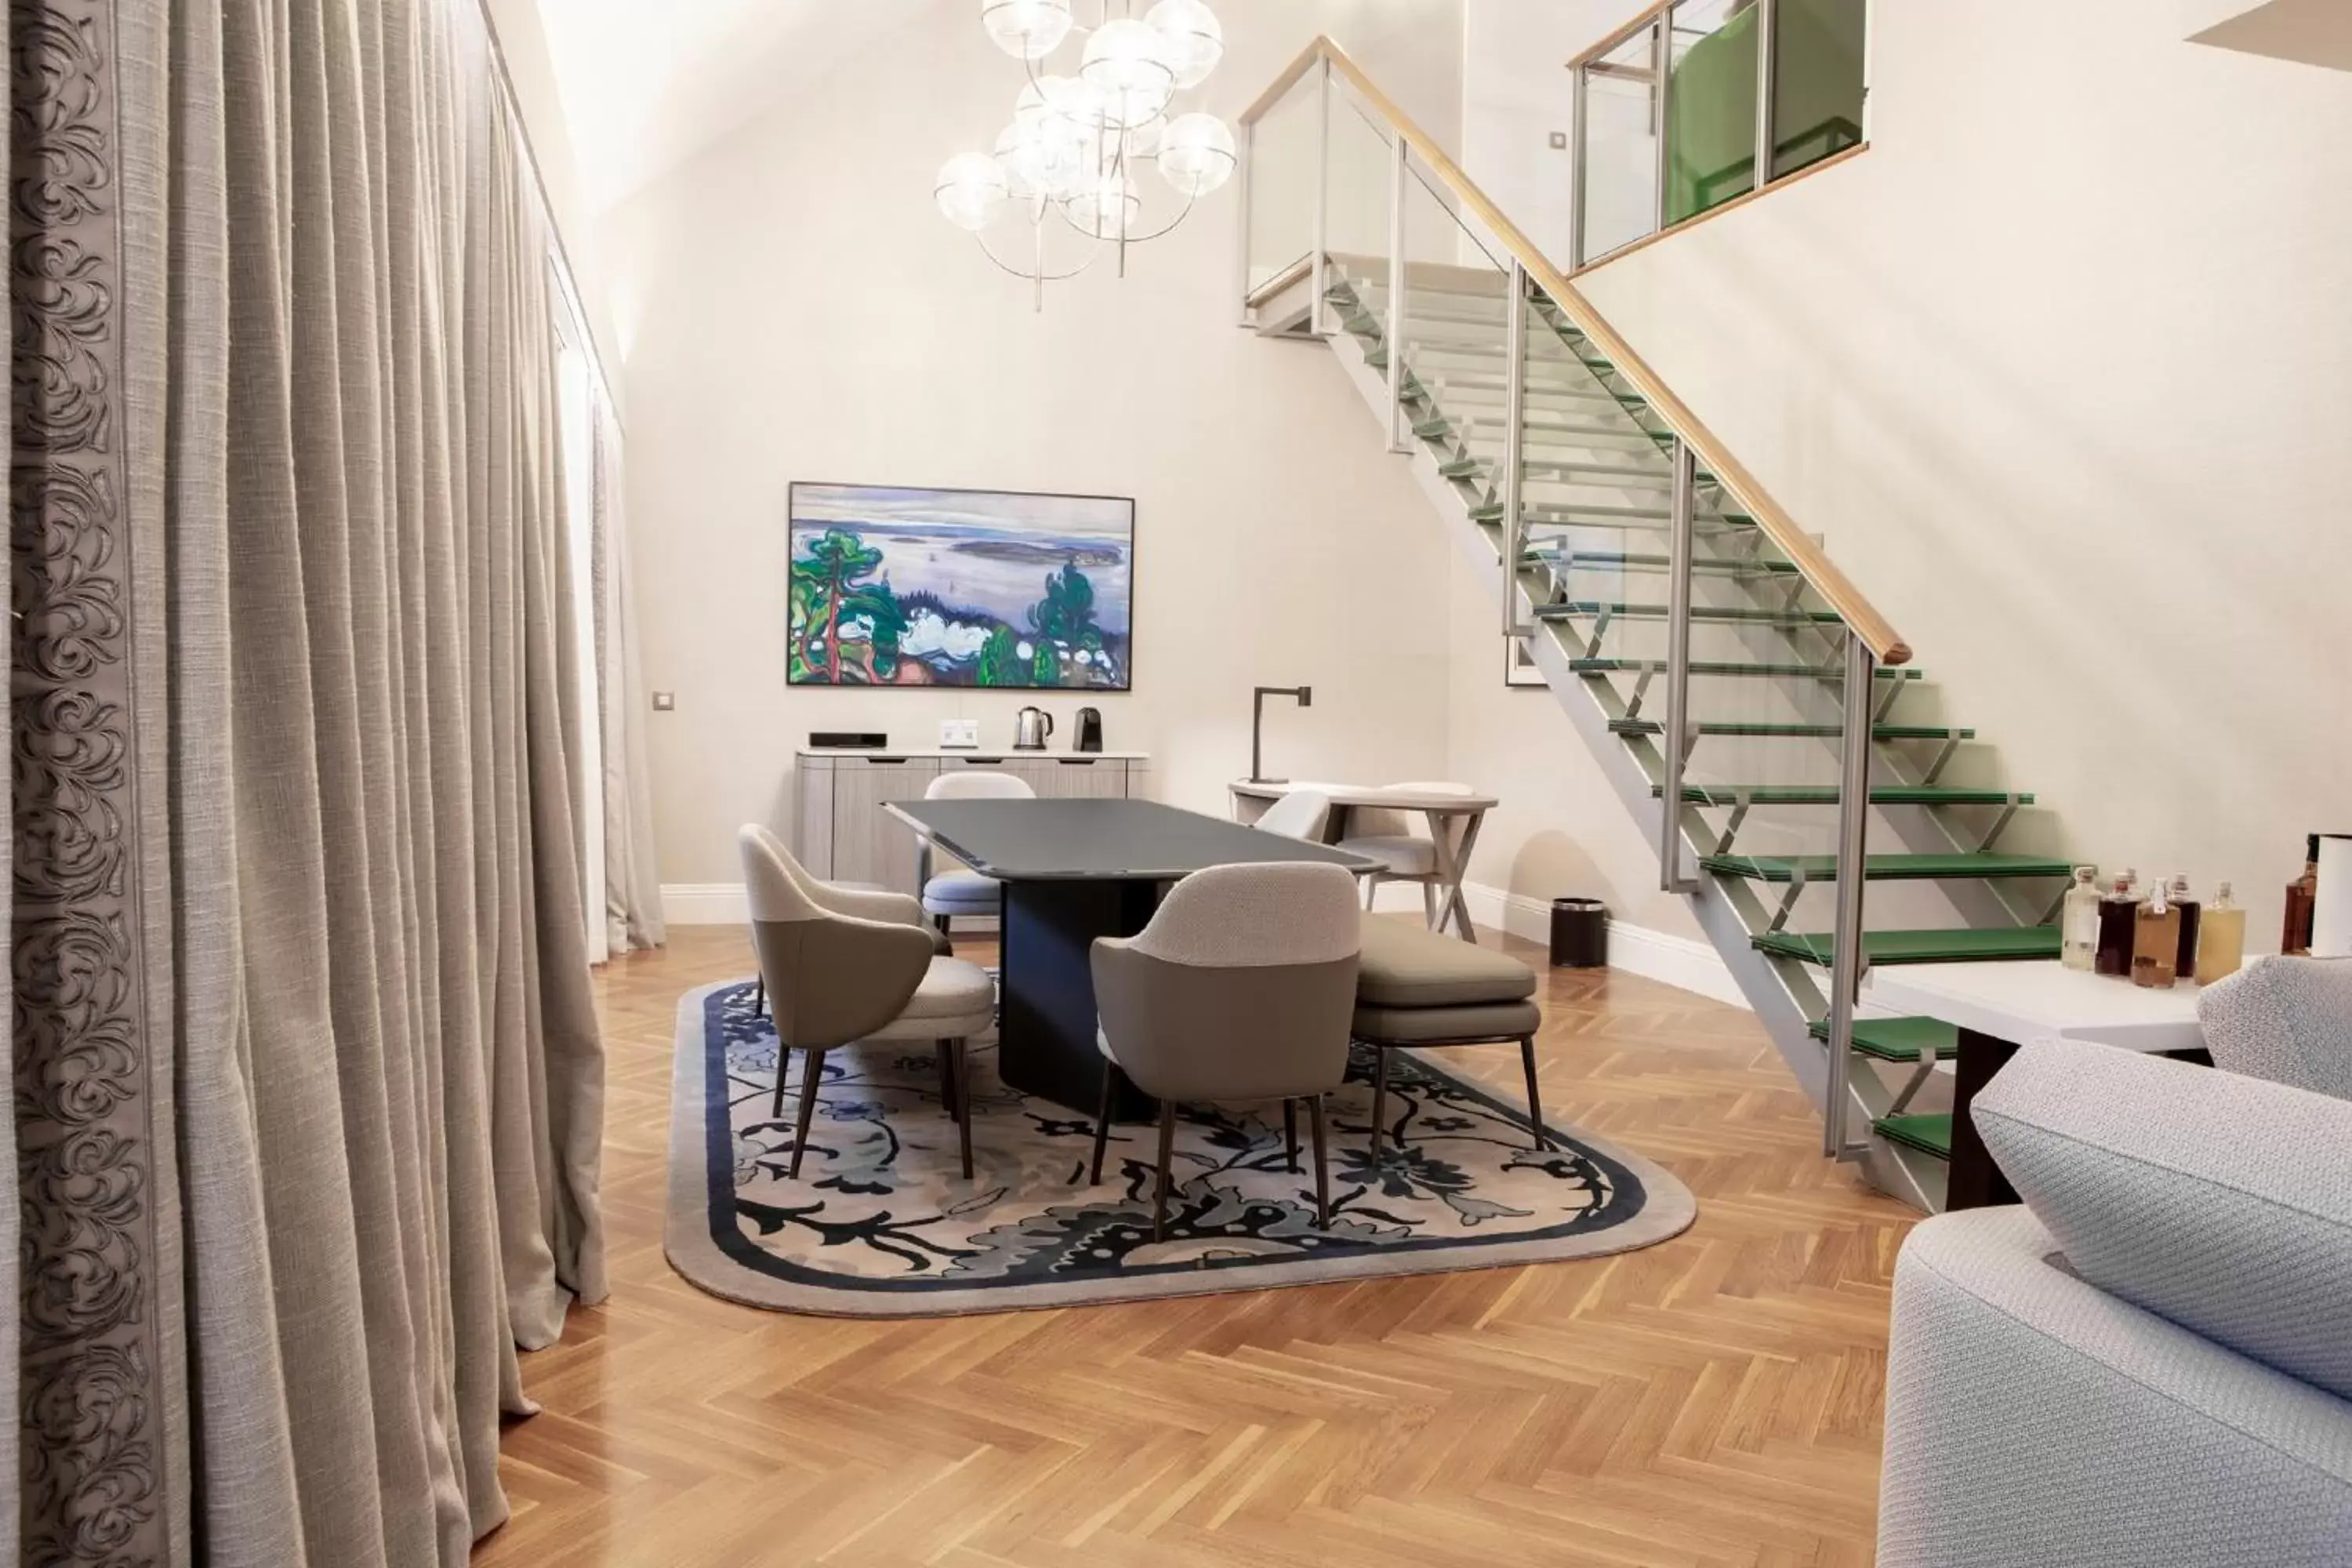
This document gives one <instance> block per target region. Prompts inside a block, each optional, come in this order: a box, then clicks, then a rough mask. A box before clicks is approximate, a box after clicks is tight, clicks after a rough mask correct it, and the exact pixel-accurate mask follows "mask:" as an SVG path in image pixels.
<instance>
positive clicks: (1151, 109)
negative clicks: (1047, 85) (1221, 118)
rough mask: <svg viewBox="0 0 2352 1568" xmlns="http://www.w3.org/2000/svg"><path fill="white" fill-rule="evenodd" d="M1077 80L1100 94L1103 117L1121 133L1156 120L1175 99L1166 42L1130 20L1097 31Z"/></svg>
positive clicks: (1172, 68)
mask: <svg viewBox="0 0 2352 1568" xmlns="http://www.w3.org/2000/svg"><path fill="white" fill-rule="evenodd" d="M1078 75H1079V77H1080V79H1082V80H1084V81H1086V82H1087V84H1088V85H1089V86H1091V87H1092V88H1093V89H1095V90H1096V91H1097V92H1098V93H1100V94H1101V95H1102V113H1103V118H1104V119H1105V120H1106V121H1108V122H1109V123H1111V124H1113V125H1116V126H1118V128H1119V129H1120V130H1122V131H1125V130H1132V129H1133V128H1134V127H1136V126H1138V125H1141V124H1143V123H1144V122H1145V121H1149V120H1150V119H1152V118H1153V117H1155V116H1157V115H1158V114H1159V113H1160V111H1161V110H1165V109H1166V108H1167V107H1168V100H1170V99H1171V98H1173V97H1174V96H1175V95H1176V66H1175V62H1174V61H1173V60H1172V59H1171V58H1170V49H1169V44H1168V39H1167V37H1165V36H1164V35H1162V34H1161V33H1160V29H1159V28H1157V27H1154V26H1151V24H1150V23H1149V22H1139V21H1137V20H1136V19H1135V18H1134V17H1132V16H1122V17H1119V18H1118V19H1117V20H1115V21H1109V22H1106V23H1104V24H1103V25H1102V26H1099V27H1097V28H1096V29H1095V31H1094V36H1093V37H1090V38H1088V39H1087V54H1086V60H1085V63H1084V64H1082V65H1081V66H1080V67H1079V68H1078Z"/></svg>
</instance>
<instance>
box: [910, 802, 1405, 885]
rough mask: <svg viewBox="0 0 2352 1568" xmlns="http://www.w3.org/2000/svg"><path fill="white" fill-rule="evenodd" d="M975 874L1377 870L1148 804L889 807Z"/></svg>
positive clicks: (1315, 847) (1140, 876) (1324, 848)
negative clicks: (1295, 863) (1293, 866)
mask: <svg viewBox="0 0 2352 1568" xmlns="http://www.w3.org/2000/svg"><path fill="white" fill-rule="evenodd" d="M888 809H889V810H890V811H892V812H893V813H895V814H897V815H898V816H902V817H904V818H906V819H907V821H908V823H909V824H911V825H912V826H913V827H914V829H915V831H916V832H918V833H919V834H922V835H923V836H925V837H928V838H929V839H931V840H932V841H933V842H935V843H937V844H938V845H939V846H940V847H941V848H943V849H946V850H947V851H948V852H949V853H950V854H952V855H953V856H954V857H955V858H957V859H959V860H961V861H962V862H963V863H964V864H965V865H967V866H970V867H971V868H972V869H973V870H975V871H979V872H982V873H984V874H986V875H988V876H991V877H994V878H996V879H998V880H999V881H1004V882H1034V881H1045V880H1049V879H1053V880H1063V879H1074V878H1105V879H1125V880H1131V881H1144V880H1151V881H1173V880H1174V879H1177V878H1179V877H1185V876H1190V875H1191V874H1192V872H1194V871H1198V870H1201V869H1202V868H1204V867H1209V866H1231V865H1235V864H1240V863H1245V862H1257V861H1267V860H1319V861H1322V862H1324V863H1326V864H1328V865H1332V866H1343V867H1345V868H1348V869H1349V870H1350V871H1358V872H1361V871H1370V870H1374V869H1377V868H1378V867H1379V864H1380V863H1379V862H1378V861H1375V860H1371V859H1369V858H1366V857H1364V856H1361V855H1351V854H1349V853H1347V852H1345V851H1342V850H1339V849H1334V848H1332V847H1330V846H1329V845H1328V844H1308V843H1307V842H1305V841H1303V840H1301V839H1297V838H1286V837H1283V836H1282V835H1281V834H1278V833H1266V832H1263V831H1261V830H1259V829H1257V828H1255V827H1244V826H1242V825H1241V824H1240V823H1237V822H1228V821H1226V820H1225V819H1224V818H1223V817H1220V816H1203V815H1202V814H1201V813H1200V812H1197V811H1184V810H1181V809H1180V808H1178V807H1176V806H1172V805H1160V803H1159V802H1157V801H1150V800H1102V799H1094V800H910V801H904V802H900V803H897V804H894V805H891V806H889V808H888Z"/></svg>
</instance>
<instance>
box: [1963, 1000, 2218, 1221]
mask: <svg viewBox="0 0 2352 1568" xmlns="http://www.w3.org/2000/svg"><path fill="white" fill-rule="evenodd" d="M2163 1054H2164V1055H2166V1056H2168V1057H2171V1058H2174V1059H2175V1060H2177V1061H2185V1062H2194V1063H2196V1064H2197V1065H2199V1066H2200V1067H2211V1066H2212V1065H2213V1057H2212V1053H2211V1052H2210V1051H2203V1050H2188V1051H2166V1052H2164V1053H2163ZM2015 1055H2017V1047H2016V1045H2015V1044H2014V1043H2013V1042H2011V1041H2009V1040H2004V1039H2000V1038H1999V1037H1995V1036H1992V1035H1980V1034H1979V1033H1978V1032H1977V1031H1976V1030H1974V1029H1962V1030H1961V1031H1960V1058H1959V1060H1958V1062H1957V1063H1955V1064H1954V1065H1953V1068H1952V1170H1951V1175H1950V1178H1949V1181H1948V1184H1947V1185H1946V1187H1945V1190H1944V1207H1945V1208H1947V1209H1980V1208H1986V1207H1990V1205H1994V1204H2013V1203H2018V1202H2021V1199H2020V1198H2019V1197H2018V1195H2017V1189H2016V1188H2015V1187H2012V1186H2011V1185H2010V1184H2009V1178H2008V1177H2007V1176H2004V1175H2002V1174H2001V1173H2000V1166H1999V1165H1996V1164H1994V1163H1993V1159H1992V1154H1991V1153H1990V1151H1988V1150H1987V1149H1986V1148H1985V1146H1984V1139H1983V1138H1982V1137H1980V1136H1979V1134H1978V1132H1977V1123H1976V1118H1975V1117H1973V1116H1971V1115H1969V1107H1970V1106H1971V1105H1973V1104H1975V1103H1976V1098H1977V1095H1978V1093H1979V1091H1980V1090H1981V1089H1983V1088H1984V1086H1985V1085H1987V1084H1989V1083H1990V1082H1991V1081H1992V1080H1993V1075H1994V1074H1996V1073H1998V1072H2000V1069H2001V1068H2005V1067H2007V1066H2008V1065H2009V1058H2011V1057H2013V1056H2015Z"/></svg>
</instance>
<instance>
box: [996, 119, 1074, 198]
mask: <svg viewBox="0 0 2352 1568" xmlns="http://www.w3.org/2000/svg"><path fill="white" fill-rule="evenodd" d="M1070 163H1071V157H1070V148H1069V144H1068V143H1067V142H1065V141H1063V140H1062V139H1061V138H1060V137H1058V136H1056V135H1055V134H1054V132H1052V131H1051V130H1050V129H1049V128H1048V126H1047V124H1046V122H1045V119H1044V117H1042V116H1037V115H1027V116H1024V115H1015V116H1014V117H1013V123H1012V124H1010V125H1008V126H1006V127H1005V128H1004V129H1003V131H1000V132H997V136H996V166H997V167H998V168H999V169H1002V170H1003V172H1004V183H1005V185H1006V187H1007V188H1008V189H1009V190H1010V191H1011V192H1012V194H1013V197H1014V198H1015V199H1016V200H1019V201H1024V202H1034V201H1036V200H1038V199H1040V198H1041V197H1045V196H1053V195H1060V194H1061V187H1062V185H1063V184H1064V183H1065V181H1066V177H1067V174H1068V165H1069V164H1070Z"/></svg>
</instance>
